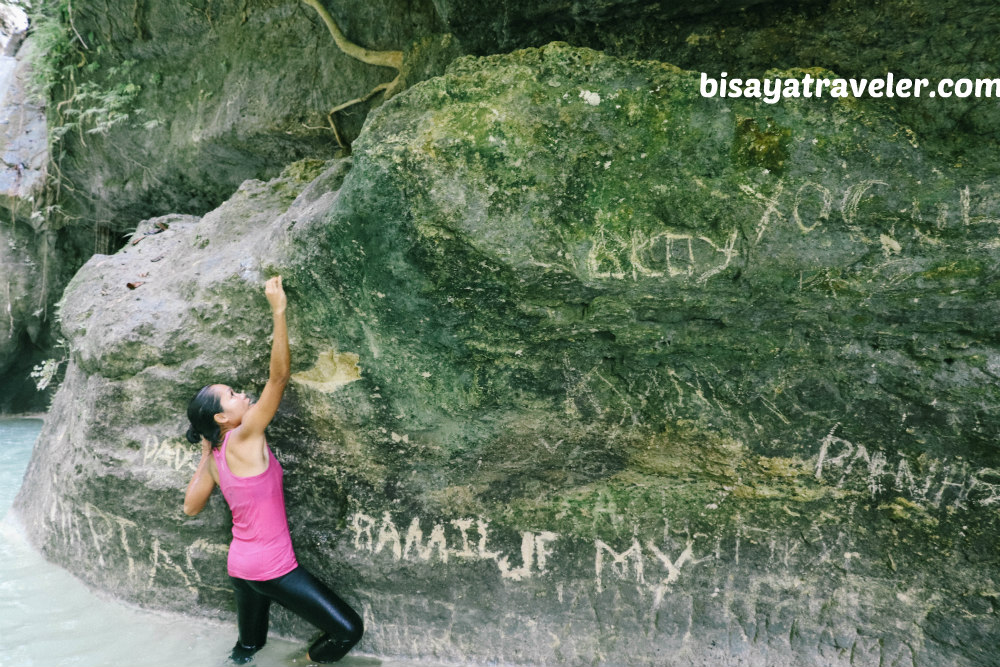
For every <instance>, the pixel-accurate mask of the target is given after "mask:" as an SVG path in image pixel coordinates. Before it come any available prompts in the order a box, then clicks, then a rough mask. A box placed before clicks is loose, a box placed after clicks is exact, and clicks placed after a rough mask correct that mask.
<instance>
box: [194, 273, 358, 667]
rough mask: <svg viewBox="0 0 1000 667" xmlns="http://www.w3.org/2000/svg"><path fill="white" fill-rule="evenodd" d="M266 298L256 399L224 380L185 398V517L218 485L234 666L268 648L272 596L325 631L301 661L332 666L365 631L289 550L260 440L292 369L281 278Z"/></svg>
mask: <svg viewBox="0 0 1000 667" xmlns="http://www.w3.org/2000/svg"><path fill="white" fill-rule="evenodd" d="M264 294H265V295H266V296H267V301H268V303H269V304H270V305H271V314H272V316H273V319H274V341H273V342H272V344H271V370H270V377H269V378H268V380H267V384H266V385H265V386H264V391H263V392H262V393H261V395H260V400H259V401H257V402H256V403H254V402H252V401H251V400H250V399H249V398H248V397H247V395H246V394H243V393H236V392H235V391H233V389H232V388H230V387H227V386H226V385H221V384H214V385H209V386H207V387H205V388H203V389H202V390H201V391H200V392H198V395H197V396H195V397H194V399H193V400H192V401H191V404H190V405H189V406H188V419H190V421H191V428H189V429H188V432H187V437H188V440H190V441H191V442H192V443H197V442H201V461H200V462H199V464H198V469H197V471H195V474H194V476H193V477H192V478H191V482H190V483H189V484H188V488H187V493H186V494H185V496H184V513H185V514H188V515H190V516H194V515H195V514H197V513H198V512H200V511H201V510H202V509H203V508H204V507H205V504H206V503H207V502H208V497H209V496H210V495H211V493H212V490H213V489H214V488H215V485H216V484H218V485H219V488H221V489H222V495H223V496H225V498H226V502H228V503H229V507H230V509H231V510H232V512H233V541H232V544H231V545H230V547H229V559H228V571H229V576H230V579H232V582H233V587H234V588H235V589H236V619H237V624H238V626H239V639H238V640H237V642H236V646H235V647H233V653H232V659H233V661H234V662H236V663H239V664H242V663H246V662H249V661H250V660H251V659H252V658H253V654H254V653H256V652H257V651H259V650H260V649H261V647H263V646H264V642H265V641H266V640H267V624H268V613H269V611H270V607H271V602H272V601H275V602H277V603H278V604H280V605H282V606H283V607H286V608H288V609H290V610H291V611H293V612H295V613H296V614H298V615H300V616H302V617H303V618H304V619H306V620H307V621H309V622H310V623H312V624H313V625H315V626H317V627H318V628H320V629H321V630H323V632H324V634H323V635H322V636H321V637H320V638H319V639H317V640H316V641H315V642H314V643H313V644H312V646H310V647H309V651H308V653H307V654H306V658H307V659H309V660H311V661H314V662H335V661H337V660H340V659H341V658H342V657H344V655H346V654H347V652H348V651H350V650H351V647H353V646H354V645H355V644H356V643H358V641H359V640H360V639H361V634H362V632H363V631H364V628H363V625H362V622H361V618H360V617H359V616H358V614H357V612H355V611H354V610H353V609H351V608H350V607H349V606H348V605H347V604H346V603H345V602H344V601H343V600H341V599H340V598H339V597H337V595H336V594H334V593H333V592H332V591H331V590H330V589H328V588H327V587H326V586H324V585H323V584H322V583H321V582H320V581H318V580H317V579H316V578H315V577H313V576H312V575H311V574H309V572H308V571H306V569H305V568H303V567H302V566H301V565H299V564H298V562H297V561H296V559H295V552H294V551H293V549H292V540H291V536H290V535H289V532H288V520H287V518H286V517H285V497H284V491H283V489H282V474H283V473H282V470H281V465H280V464H279V463H278V460H277V459H275V458H274V454H272V453H271V449H270V448H269V447H268V446H267V442H266V441H265V439H264V429H265V428H266V427H267V425H268V424H269V423H271V419H272V418H273V417H274V414H275V412H277V410H278V404H279V403H280V402H281V396H282V394H283V393H284V391H285V386H286V385H287V384H288V378H289V373H290V361H289V352H288V329H287V325H286V324H285V303H286V299H285V292H284V289H283V288H282V285H281V276H277V277H275V278H271V279H270V280H268V281H267V285H266V286H265V288H264Z"/></svg>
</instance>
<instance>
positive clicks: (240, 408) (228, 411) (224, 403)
mask: <svg viewBox="0 0 1000 667" xmlns="http://www.w3.org/2000/svg"><path fill="white" fill-rule="evenodd" d="M215 395H216V396H217V397H218V398H219V406H220V407H221V408H222V412H220V413H218V414H220V415H222V416H224V417H225V420H224V422H223V423H225V424H227V425H228V426H229V428H230V429H233V428H236V427H237V426H239V425H240V424H241V423H242V422H243V416H244V415H245V414H246V413H247V410H249V409H250V406H251V405H252V402H251V400H250V397H249V396H247V395H246V394H245V393H243V392H240V393H236V391H234V390H233V388H232V387H230V386H228V385H224V384H217V385H215Z"/></svg>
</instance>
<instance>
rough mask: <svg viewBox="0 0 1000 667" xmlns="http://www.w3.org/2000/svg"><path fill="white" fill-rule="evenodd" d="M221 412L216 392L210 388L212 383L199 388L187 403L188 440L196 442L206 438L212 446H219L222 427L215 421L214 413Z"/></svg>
mask: <svg viewBox="0 0 1000 667" xmlns="http://www.w3.org/2000/svg"><path fill="white" fill-rule="evenodd" d="M220 412H222V404H221V403H220V402H219V396H218V392H216V391H213V390H212V385H208V386H205V387H202V388H201V391H199V392H198V394H197V395H196V396H195V397H194V398H193V399H191V402H190V403H189V404H188V411H187V414H188V420H189V421H190V422H191V427H190V428H188V430H187V433H186V435H187V439H188V442H190V443H192V444H197V443H199V442H201V439H202V438H205V439H206V440H208V441H209V442H210V443H211V444H212V447H218V446H219V439H220V437H221V435H222V429H221V428H219V424H218V422H216V421H215V415H217V414H219V413H220Z"/></svg>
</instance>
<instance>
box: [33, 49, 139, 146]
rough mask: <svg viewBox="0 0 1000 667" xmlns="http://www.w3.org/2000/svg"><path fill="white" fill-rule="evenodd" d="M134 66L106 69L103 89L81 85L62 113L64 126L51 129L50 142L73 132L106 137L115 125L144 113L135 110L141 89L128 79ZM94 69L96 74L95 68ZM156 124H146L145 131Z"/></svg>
mask: <svg viewBox="0 0 1000 667" xmlns="http://www.w3.org/2000/svg"><path fill="white" fill-rule="evenodd" d="M135 64H136V61H134V60H127V61H125V62H124V63H122V64H121V65H119V66H116V67H111V68H109V69H108V70H107V75H106V76H105V77H104V79H105V81H106V83H105V84H104V85H102V84H100V83H96V82H95V81H84V82H83V83H81V84H80V85H79V86H77V87H76V90H75V92H74V93H73V96H72V97H70V99H69V100H67V101H68V102H69V104H68V105H67V107H66V109H64V110H63V112H62V116H63V119H64V120H65V122H63V123H62V124H61V125H58V126H55V127H53V128H52V138H53V140H58V139H60V138H62V137H63V136H64V135H65V134H66V133H67V132H69V131H70V130H74V129H75V130H79V131H81V132H86V133H87V134H101V135H107V134H108V131H109V130H110V129H111V128H112V127H114V126H115V125H119V124H122V123H127V122H129V121H130V120H132V119H133V118H134V117H135V116H138V115H140V114H142V113H144V111H145V110H144V109H135V108H134V106H135V101H136V98H137V97H138V96H139V93H140V92H141V91H142V87H141V86H140V85H139V84H136V83H133V82H132V79H131V70H132V68H133V67H134V65H135ZM95 65H96V63H95ZM84 69H88V68H84ZM93 69H94V70H96V69H97V67H96V66H95V67H94V68H93ZM157 122H158V121H149V122H147V123H146V126H147V129H152V128H151V127H148V126H149V124H150V123H154V124H153V126H152V127H156V125H155V123H157Z"/></svg>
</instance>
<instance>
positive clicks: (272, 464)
mask: <svg viewBox="0 0 1000 667" xmlns="http://www.w3.org/2000/svg"><path fill="white" fill-rule="evenodd" d="M231 434H232V431H230V432H229V433H226V437H225V438H223V440H222V445H221V446H219V447H217V448H215V449H214V450H212V455H213V456H214V457H215V467H216V468H217V469H218V471H219V487H220V488H221V489H222V495H223V496H224V497H225V498H226V502H227V503H229V508H230V509H231V510H232V511H233V541H232V544H230V545H229V559H228V570H229V575H230V576H233V577H239V578H240V579H250V580H252V581H266V580H267V579H274V578H275V577H280V576H282V575H284V574H288V573H289V572H291V571H292V570H294V569H295V568H296V567H298V562H297V561H296V560H295V551H294V550H293V549H292V538H291V535H289V533H288V519H287V518H286V516H285V492H284V489H283V488H282V478H283V477H284V472H283V471H282V469H281V464H280V463H278V459H276V458H274V454H273V453H272V452H271V448H270V447H267V459H268V464H267V470H265V471H264V472H262V473H260V474H259V475H253V476H251V477H237V476H236V475H234V474H233V473H232V472H231V471H230V470H229V466H228V465H227V464H226V445H227V444H228V443H229V436H230V435H231ZM265 446H266V445H265Z"/></svg>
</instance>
